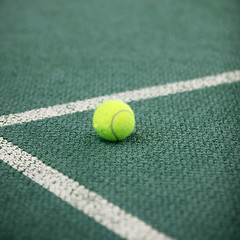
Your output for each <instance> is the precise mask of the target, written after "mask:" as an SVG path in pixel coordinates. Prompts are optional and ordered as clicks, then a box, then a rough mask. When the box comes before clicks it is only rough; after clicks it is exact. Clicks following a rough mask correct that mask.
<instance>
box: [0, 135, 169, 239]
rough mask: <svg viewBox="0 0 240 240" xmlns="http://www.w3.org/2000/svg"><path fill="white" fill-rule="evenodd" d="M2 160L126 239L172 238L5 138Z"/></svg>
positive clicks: (0, 144)
mask: <svg viewBox="0 0 240 240" xmlns="http://www.w3.org/2000/svg"><path fill="white" fill-rule="evenodd" d="M0 159H2V160H3V162H5V163H6V164H8V165H9V166H11V167H13V168H15V169H16V170H17V171H19V172H21V173H22V174H24V175H25V176H27V177H28V178H30V179H31V180H33V181H34V182H36V183H37V184H39V185H40V186H42V187H44V188H46V189H47V190H48V191H50V192H52V193H53V194H55V195H56V196H57V197H59V198H61V199H62V200H63V201H65V202H67V203H68V204H70V205H71V206H73V207H75V208H76V209H78V210H80V211H83V212H84V213H85V214H86V215H88V216H89V217H92V218H94V219H95V221H96V222H98V223H100V224H102V225H103V226H105V227H106V228H108V229H109V230H111V231H113V232H114V233H115V234H117V235H119V236H121V237H122V238H125V239H129V240H172V238H170V237H168V236H167V235H165V234H164V233H160V232H158V231H157V230H156V229H153V228H152V227H151V226H150V225H148V224H146V223H145V222H143V221H142V220H140V219H138V218H137V217H134V216H132V215H131V214H129V213H126V212H125V211H124V210H122V209H120V208H119V207H118V206H116V205H114V204H112V203H110V202H108V201H107V200H106V199H104V198H103V197H101V196H100V195H98V194H97V193H95V192H92V191H90V190H88V189H87V188H85V187H84V186H82V185H80V184H79V183H78V182H76V181H74V180H72V179H70V178H69V177H67V176H65V175H64V174H62V173H60V172H58V171H57V170H55V169H53V168H51V167H50V166H47V165H45V164H44V163H43V162H42V161H41V160H39V159H37V158H36V157H33V156H32V155H31V154H29V153H27V152H25V151H23V150H22V149H20V148H19V147H18V146H15V145H13V144H12V143H11V142H8V141H6V140H4V139H3V138H2V137H0Z"/></svg>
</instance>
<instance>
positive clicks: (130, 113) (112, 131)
mask: <svg viewBox="0 0 240 240" xmlns="http://www.w3.org/2000/svg"><path fill="white" fill-rule="evenodd" d="M121 112H127V113H129V114H130V115H131V116H133V115H132V114H131V113H130V112H129V111H127V110H121V111H119V112H117V113H116V114H115V115H114V116H113V118H112V122H111V130H112V134H113V136H114V137H115V138H116V139H117V141H118V140H119V139H118V137H117V135H116V134H115V132H114V131H113V121H114V118H115V117H116V116H117V115H118V114H119V113H121Z"/></svg>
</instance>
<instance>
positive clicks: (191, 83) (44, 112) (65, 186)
mask: <svg viewBox="0 0 240 240" xmlns="http://www.w3.org/2000/svg"><path fill="white" fill-rule="evenodd" d="M237 81H240V70H237V71H233V72H226V73H222V74H219V75H216V76H208V77H203V78H197V79H193V80H188V81H181V82H175V83H170V84H165V85H159V86H154V87H149V88H143V89H139V90H133V91H126V92H122V93H117V94H112V95H106V96H101V97H96V98H91V99H86V100H83V101H76V102H70V103H67V104H61V105H55V106H51V107H47V108H39V109H34V110H30V111H26V112H23V113H17V114H9V115H3V116H0V127H4V126H9V125H14V124H22V123H25V122H31V121H37V120H41V119H45V118H51V117H57V116H62V115H66V114H73V113H76V112H83V111H86V110H91V109H95V108H96V107H97V106H98V105H99V104H101V103H102V102H104V101H107V100H110V99H119V100H122V101H124V102H131V101H138V100H143V99H150V98H156V97H159V96H167V95H170V94H176V93H181V92H187V91H192V90H197V89H202V88H206V87H212V86H217V85H220V84H228V83H233V82H237ZM0 159H2V160H3V161H4V162H5V163H6V164H8V165H9V166H11V167H13V168H14V169H16V170H17V171H19V172H21V173H22V174H24V175H25V176H27V177H28V178H30V179H31V180H33V181H34V182H36V183H38V184H39V185H40V186H42V187H44V188H45V189H47V190H49V191H50V192H52V193H53V194H55V195H56V196H58V197H59V198H61V199H62V200H63V201H65V202H67V203H68V204H70V205H71V206H73V207H75V208H76V209H78V210H81V211H83V212H84V213H85V214H86V215H88V216H90V217H92V218H94V219H95V221H97V222H99V223H100V224H102V225H103V226H105V227H106V228H108V229H109V230H111V231H113V232H114V233H116V234H118V235H119V236H121V237H123V238H126V239H129V240H172V238H170V237H168V236H167V235H165V234H164V233H160V232H158V231H157V230H156V229H154V228H152V227H151V226H150V225H148V224H146V223H144V222H143V221H142V220H140V219H138V218H137V217H135V216H132V215H131V214H129V213H126V212H125V211H124V210H122V209H120V208H119V207H118V206H115V205H114V204H112V203H110V202H108V201H107V200H106V199H104V198H103V197H101V196H100V195H98V194H97V193H95V192H92V191H90V190H88V189H87V188H85V187H84V186H82V185H80V184H79V183H78V182H76V181H74V180H72V179H70V178H69V177H68V176H65V175H64V174H62V173H60V172H58V171H57V170H55V169H53V168H51V167H50V166H47V165H45V164H44V163H43V162H42V161H41V160H39V159H37V158H36V157H33V156H32V155H31V154H29V153H27V152H25V151H23V150H22V149H20V148H19V147H18V146H15V145H13V144H12V143H10V142H8V141H7V140H4V139H3V138H2V137H0Z"/></svg>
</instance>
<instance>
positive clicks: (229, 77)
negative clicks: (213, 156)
mask: <svg viewBox="0 0 240 240" xmlns="http://www.w3.org/2000/svg"><path fill="white" fill-rule="evenodd" d="M239 80H240V70H236V71H233V72H225V73H222V74H218V75H216V76H208V77H203V78H196V79H193V80H188V81H181V82H175V83H169V84H165V85H159V86H154V87H149V88H142V89H139V90H133V91H126V92H121V93H116V94H112V95H106V96H101V97H96V98H91V99H86V100H82V101H76V102H70V103H67V104H61V105H55V106H50V107H47V108H39V109H33V110H30V111H26V112H22V113H16V114H9V115H3V116H1V117H0V127H4V126H9V125H14V124H22V123H25V122H31V121H37V120H41V119H45V118H51V117H57V116H62V115H66V114H73V113H76V112H83V111H86V110H92V109H95V108H96V107H97V106H98V105H99V104H101V103H102V102H104V101H107V100H110V99H119V100H122V101H124V102H131V101H138V100H143V99H150V98H156V97H160V96H167V95H169V94H176V93H181V92H188V91H193V90H197V89H202V88H206V87H213V86H217V85H220V84H226V83H233V82H237V81H239Z"/></svg>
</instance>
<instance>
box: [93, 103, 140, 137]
mask: <svg viewBox="0 0 240 240" xmlns="http://www.w3.org/2000/svg"><path fill="white" fill-rule="evenodd" d="M134 126H135V118H134V113H133V111H132V109H131V108H130V106H128V105H127V104H126V103H124V102H122V101H118V100H110V101H107V102H104V103H102V104H101V105H100V106H99V107H98V108H97V109H96V110H95V112H94V115H93V127H94V129H95V130H96V132H97V133H98V135H99V136H100V137H102V138H104V139H105V140H108V141H118V140H123V139H124V138H126V137H127V136H129V135H130V134H131V132H132V131H133V129H134Z"/></svg>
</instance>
